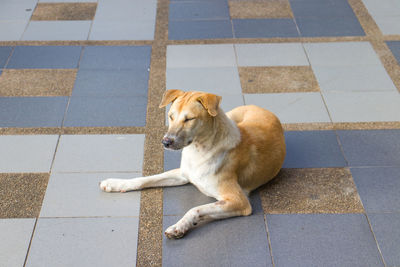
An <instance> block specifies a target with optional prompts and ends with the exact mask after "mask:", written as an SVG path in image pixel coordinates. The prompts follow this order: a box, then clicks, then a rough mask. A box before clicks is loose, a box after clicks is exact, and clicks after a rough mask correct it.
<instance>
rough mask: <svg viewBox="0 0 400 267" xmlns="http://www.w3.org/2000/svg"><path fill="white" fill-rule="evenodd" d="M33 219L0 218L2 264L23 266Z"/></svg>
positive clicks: (0, 256)
mask: <svg viewBox="0 0 400 267" xmlns="http://www.w3.org/2000/svg"><path fill="white" fill-rule="evenodd" d="M34 225H35V219H4V220H0V238H1V240H7V242H1V243H0V250H1V252H2V253H1V254H0V261H1V263H2V264H4V266H23V265H24V262H25V257H26V253H27V251H28V248H29V242H30V240H31V236H32V231H33V227H34Z"/></svg>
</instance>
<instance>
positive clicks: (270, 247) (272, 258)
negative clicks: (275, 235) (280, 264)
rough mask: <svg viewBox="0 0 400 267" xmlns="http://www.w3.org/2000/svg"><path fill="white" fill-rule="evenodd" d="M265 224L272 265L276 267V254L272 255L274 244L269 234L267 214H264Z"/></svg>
mask: <svg viewBox="0 0 400 267" xmlns="http://www.w3.org/2000/svg"><path fill="white" fill-rule="evenodd" d="M264 224H265V230H266V231H267V240H268V248H269V254H270V256H271V262H272V266H273V267H275V261H274V256H273V255H272V244H271V238H270V234H269V228H268V221H267V214H264Z"/></svg>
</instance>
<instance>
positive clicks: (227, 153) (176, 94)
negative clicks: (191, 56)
mask: <svg viewBox="0 0 400 267" xmlns="http://www.w3.org/2000/svg"><path fill="white" fill-rule="evenodd" d="M220 101H221V97H219V96H216V95H213V94H207V93H203V92H183V91H180V90H168V91H166V93H165V94H164V97H163V100H162V101H161V104H160V107H164V106H166V105H168V104H169V103H172V105H171V108H170V111H169V114H168V115H169V118H170V119H169V128H168V132H167V134H166V135H165V137H164V138H165V139H166V140H172V141H173V142H172V143H171V146H170V148H172V149H182V148H183V151H182V161H181V167H180V169H176V170H172V171H169V172H166V173H162V174H158V175H154V176H149V177H143V178H135V179H131V180H121V179H108V180H106V181H103V182H102V183H101V185H100V187H101V188H102V189H103V190H105V191H108V192H109V191H121V192H125V191H129V190H137V189H142V188H145V187H154V186H172V185H180V184H185V183H188V182H190V183H192V184H194V185H195V186H196V187H197V188H198V189H199V190H200V191H201V192H203V193H204V194H206V195H207V196H210V197H214V198H216V199H217V200H218V201H217V202H215V203H210V204H207V205H202V206H199V207H195V208H193V209H191V210H189V211H188V212H187V213H186V214H185V216H184V217H183V218H182V219H181V220H180V221H179V222H177V223H176V224H175V225H173V226H171V227H169V228H168V229H167V230H166V232H165V234H166V235H167V237H169V238H179V237H182V236H183V235H184V234H185V233H186V232H187V231H188V230H189V229H191V228H193V227H194V226H197V225H198V224H199V223H204V222H207V221H211V220H215V219H223V218H228V217H232V216H246V215H250V214H251V211H252V209H251V205H250V202H249V200H248V198H247V195H248V194H249V193H250V192H251V191H252V190H254V189H256V188H257V187H259V186H260V185H263V184H265V183H267V182H268V181H270V180H271V179H273V178H274V177H275V176H276V174H277V173H278V172H279V170H280V169H281V167H282V164H283V161H284V158H285V154H286V147H285V140H284V135H283V129H282V126H281V124H280V122H279V119H278V118H277V117H276V116H275V115H274V114H272V113H271V112H269V111H268V110H265V109H263V108H260V107H257V106H241V107H238V108H235V109H233V110H232V111H230V112H228V113H226V114H225V113H224V112H223V111H222V110H221V109H220V108H219V103H220ZM164 145H165V144H164Z"/></svg>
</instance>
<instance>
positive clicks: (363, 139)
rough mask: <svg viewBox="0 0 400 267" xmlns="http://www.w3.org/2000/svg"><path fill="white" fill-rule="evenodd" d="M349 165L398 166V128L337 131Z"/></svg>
mask: <svg viewBox="0 0 400 267" xmlns="http://www.w3.org/2000/svg"><path fill="white" fill-rule="evenodd" d="M337 134H338V136H339V139H340V143H341V145H342V147H343V151H344V155H345V157H346V159H347V161H348V162H349V165H350V166H400V130H370V131H367V130H364V131H361V130H353V131H337Z"/></svg>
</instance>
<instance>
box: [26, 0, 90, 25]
mask: <svg viewBox="0 0 400 267" xmlns="http://www.w3.org/2000/svg"><path fill="white" fill-rule="evenodd" d="M96 8H97V4H96V3H39V4H38V5H37V6H36V8H35V11H34V12H33V14H32V17H31V20H46V21H50V20H93V18H94V15H95V14H96Z"/></svg>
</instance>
